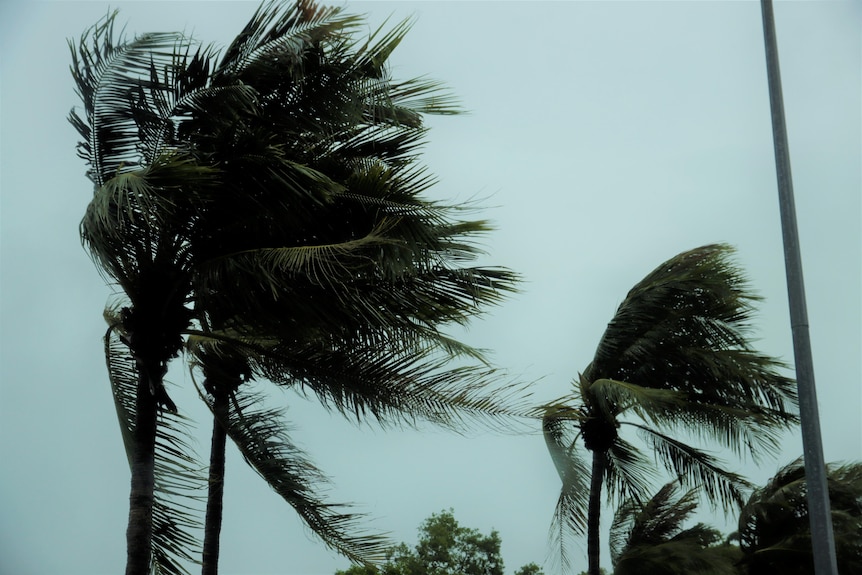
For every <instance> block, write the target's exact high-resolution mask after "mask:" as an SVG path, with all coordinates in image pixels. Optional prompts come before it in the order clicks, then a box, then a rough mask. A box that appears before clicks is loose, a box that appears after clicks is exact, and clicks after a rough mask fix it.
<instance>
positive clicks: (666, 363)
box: [543, 244, 796, 575]
mask: <svg viewBox="0 0 862 575" xmlns="http://www.w3.org/2000/svg"><path fill="white" fill-rule="evenodd" d="M731 253H732V249H731V248H730V247H729V246H727V245H720V244H719V245H708V246H703V247H700V248H697V249H694V250H691V251H688V252H684V253H682V254H679V255H677V256H676V257H674V258H672V259H670V260H668V261H667V262H665V263H663V264H662V265H660V266H659V267H658V268H656V269H655V270H654V271H653V272H651V273H650V274H649V275H647V277H646V278H644V279H643V280H642V281H641V282H639V283H638V284H637V285H636V286H635V287H634V288H632V290H631V291H629V293H628V295H627V296H626V298H625V300H624V301H623V302H622V304H620V306H619V308H618V309H617V312H616V315H615V316H614V318H613V319H612V320H611V322H610V323H609V324H608V327H607V329H606V330H605V333H604V335H603V336H602V338H601V340H600V342H599V346H598V349H597V350H596V354H595V356H594V358H593V360H592V362H591V363H590V364H589V365H588V366H587V368H586V369H585V370H584V372H583V373H582V374H581V375H580V376H579V378H578V380H577V387H576V389H575V391H574V393H573V394H571V395H570V396H567V397H564V398H562V399H561V400H559V401H557V402H556V403H554V404H551V405H549V406H547V407H546V409H545V416H544V420H543V426H544V432H545V439H546V443H547V446H548V449H549V451H550V454H551V457H552V459H553V461H554V463H555V465H556V467H557V470H558V472H559V475H560V478H561V479H562V482H563V486H562V491H561V494H560V498H559V500H558V503H557V508H556V511H555V514H554V523H553V525H554V527H553V531H552V533H553V534H554V538H555V539H557V543H559V545H560V549H561V558H562V560H563V563H564V565H567V564H568V557H567V552H566V548H565V543H566V540H567V538H568V537H569V536H570V535H573V534H574V535H582V534H584V533H586V535H587V553H588V558H589V573H590V574H591V575H597V574H598V573H599V525H600V511H601V495H602V489H603V487H604V488H606V489H607V490H608V496H609V498H610V499H613V498H618V499H620V500H629V499H634V500H639V501H644V500H646V498H647V496H648V494H649V492H650V479H651V477H652V476H653V473H654V469H653V466H652V465H651V462H650V461H649V460H648V459H647V458H646V457H645V456H644V454H643V453H642V452H641V450H640V449H638V448H637V447H636V446H635V445H634V444H632V443H630V442H629V441H627V440H626V439H624V438H623V436H622V435H621V433H620V431H621V430H622V429H623V428H632V429H634V430H636V431H637V432H639V435H640V437H641V439H642V440H643V441H644V442H645V443H646V445H647V447H649V448H651V449H652V450H653V452H654V453H655V457H656V459H657V461H658V463H660V464H661V466H663V467H664V468H665V469H666V470H667V471H668V472H669V473H671V474H672V475H673V476H674V477H677V478H678V480H679V481H680V482H681V483H682V484H683V485H686V486H688V487H699V488H702V489H703V492H704V494H705V495H706V496H707V497H708V498H709V499H710V500H711V501H713V502H715V503H717V504H721V505H724V506H725V507H726V506H728V505H731V504H736V503H740V502H741V498H742V496H741V488H742V487H743V486H744V485H745V481H744V479H743V478H742V477H740V476H739V475H737V474H734V473H731V472H728V471H726V470H725V469H724V467H725V466H724V464H722V463H721V461H719V460H718V459H717V458H716V457H714V456H712V455H710V454H709V453H708V452H706V451H705V450H704V449H702V448H700V447H696V446H693V445H690V444H689V443H686V441H685V440H684V439H681V438H680V437H679V435H678V433H679V432H683V433H688V434H690V435H692V436H694V437H695V438H697V439H701V440H708V441H711V442H713V443H715V444H717V445H718V446H721V447H724V448H728V449H730V450H732V451H733V452H734V453H736V454H742V453H746V452H747V453H749V454H750V455H751V456H752V457H754V459H755V461H756V460H758V458H760V457H761V456H762V455H764V454H767V453H771V452H774V451H775V449H776V447H777V444H778V439H779V434H780V432H781V430H783V429H784V428H786V427H788V426H789V425H791V424H793V423H795V422H796V416H795V415H794V414H793V412H792V411H791V410H792V409H793V407H794V406H795V403H796V395H795V387H794V385H793V381H792V380H791V379H789V378H787V377H785V376H783V375H781V374H780V373H779V368H780V367H781V364H780V363H779V362H778V361H776V360H775V359H772V358H770V357H767V356H764V355H762V354H760V353H758V352H756V351H755V350H754V349H753V348H752V347H751V345H750V343H749V341H748V337H747V334H748V329H749V321H750V319H751V315H752V311H753V307H752V306H753V304H754V302H755V301H756V300H757V298H756V297H755V296H754V295H752V294H751V293H750V292H749V291H748V288H747V283H746V280H745V278H744V277H743V275H742V273H741V271H740V270H739V269H738V268H737V267H735V266H734V265H733V264H732V263H731V261H730V255H731ZM581 443H582V444H583V447H585V448H586V449H587V450H588V451H590V452H591V453H592V464H591V466H589V467H588V466H587V464H586V462H585V461H584V460H583V459H582V458H581V456H580V454H579V449H578V448H579V444H581Z"/></svg>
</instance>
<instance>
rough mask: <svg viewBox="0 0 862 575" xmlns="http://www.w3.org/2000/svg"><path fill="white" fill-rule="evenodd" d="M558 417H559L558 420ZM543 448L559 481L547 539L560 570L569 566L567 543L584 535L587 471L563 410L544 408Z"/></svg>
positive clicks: (587, 489) (588, 473)
mask: <svg viewBox="0 0 862 575" xmlns="http://www.w3.org/2000/svg"><path fill="white" fill-rule="evenodd" d="M561 415H562V416H561ZM542 431H543V435H544V437H545V445H546V446H547V448H548V452H549V453H550V454H551V459H552V461H553V462H554V466H555V467H556V468H557V473H558V474H559V476H560V480H561V481H562V484H563V485H562V488H561V490H560V496H559V498H558V499H557V504H556V506H555V508H554V515H553V519H552V520H551V528H550V532H549V533H550V539H551V548H552V549H553V550H554V553H553V555H552V559H553V561H554V563H559V565H560V566H561V567H562V568H563V569H564V570H569V569H570V568H571V566H572V553H571V552H570V551H569V547H570V544H571V542H572V541H573V540H574V539H575V538H576V537H579V536H582V535H584V534H585V533H586V529H587V524H586V509H587V496H588V494H589V476H590V470H589V467H588V466H587V464H586V463H584V461H583V459H582V458H581V457H580V455H579V453H578V450H577V444H576V442H577V439H578V438H577V435H576V434H575V433H573V431H572V427H571V421H570V420H569V417H568V414H567V413H566V410H565V409H563V410H562V411H561V410H559V409H556V408H554V407H550V406H549V407H548V408H547V409H546V410H545V415H544V416H543V418H542Z"/></svg>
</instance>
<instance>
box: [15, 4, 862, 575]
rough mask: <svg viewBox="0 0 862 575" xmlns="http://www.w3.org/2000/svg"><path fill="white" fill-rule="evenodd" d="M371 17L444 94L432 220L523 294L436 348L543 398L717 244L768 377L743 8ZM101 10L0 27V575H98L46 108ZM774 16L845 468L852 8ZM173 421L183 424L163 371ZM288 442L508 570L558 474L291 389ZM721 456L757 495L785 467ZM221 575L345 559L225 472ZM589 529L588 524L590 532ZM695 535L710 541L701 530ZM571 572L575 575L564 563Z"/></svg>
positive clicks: (380, 502) (541, 457) (93, 425)
mask: <svg viewBox="0 0 862 575" xmlns="http://www.w3.org/2000/svg"><path fill="white" fill-rule="evenodd" d="M112 6H116V7H119V8H120V10H121V13H120V21H121V22H128V28H127V30H128V31H129V32H130V33H142V32H148V31H168V30H183V29H185V30H187V31H191V32H193V33H194V34H195V36H196V37H197V38H198V39H200V40H203V41H205V42H211V41H212V42H216V43H219V44H221V45H225V44H226V43H227V42H229V41H230V39H231V38H232V37H233V36H234V35H235V34H236V33H237V32H239V30H240V29H241V27H242V25H243V24H244V23H245V21H246V20H247V19H248V17H249V16H250V15H251V13H252V12H253V11H254V9H255V7H256V3H255V2H182V3H180V2H176V3H175V2H171V3H167V2H118V3H115V4H112ZM348 9H349V10H351V11H355V12H363V13H368V14H369V17H370V21H371V22H373V23H379V22H380V21H382V20H383V19H384V18H385V17H386V16H388V15H390V14H394V20H396V21H397V20H400V19H401V18H404V17H407V16H410V15H411V14H412V15H415V16H416V24H415V26H414V28H413V30H412V31H411V32H410V34H409V35H408V36H407V38H406V40H405V42H404V43H403V44H402V46H401V47H399V49H398V50H397V51H396V52H395V54H394V56H393V57H392V62H393V63H394V69H393V71H394V74H395V76H396V77H400V78H406V77H413V76H417V75H422V74H427V75H429V76H431V77H433V78H436V79H440V80H443V81H445V82H446V83H447V84H448V85H449V86H450V87H451V88H452V90H453V91H454V92H455V93H456V94H457V95H458V96H459V97H460V98H461V101H462V103H463V105H464V106H465V107H466V108H468V109H469V110H470V114H469V115H464V116H460V117H446V118H437V119H432V120H431V122H430V125H431V126H432V127H433V128H432V130H431V132H430V134H429V142H428V145H427V146H426V154H425V156H424V163H426V164H427V165H428V166H429V167H430V169H431V171H432V172H433V173H435V174H436V175H437V176H438V177H439V184H438V185H437V186H436V187H434V188H432V190H431V192H430V194H429V195H430V196H431V197H433V198H434V199H440V200H442V199H449V200H467V199H470V198H473V197H477V196H478V197H484V198H487V200H486V201H485V203H486V204H487V205H489V206H495V207H494V208H492V209H489V210H487V211H486V212H485V213H484V215H486V216H487V217H489V218H490V219H492V220H493V221H494V222H495V223H496V225H497V227H498V231H497V232H495V233H494V234H492V235H490V236H489V237H488V238H487V242H486V243H487V248H488V252H489V255H488V257H487V262H489V263H494V264H499V265H505V266H507V267H510V268H512V269H514V270H516V271H518V272H520V273H522V274H523V275H524V276H525V278H526V280H527V281H526V283H525V284H524V285H523V293H521V294H519V295H517V296H515V297H513V298H511V300H510V301H509V302H508V303H505V304H504V305H502V306H500V307H499V308H496V309H494V310H492V311H491V312H490V313H488V314H487V315H486V316H485V317H484V318H482V319H481V320H480V321H476V322H475V323H474V324H473V325H472V327H471V328H470V329H469V330H468V331H466V332H463V333H462V332H453V333H455V334H456V335H459V336H462V337H463V339H465V340H467V341H468V342H470V343H472V344H473V345H476V346H478V347H483V348H488V349H491V350H494V351H495V353H494V355H493V359H494V360H495V361H496V363H497V364H499V365H500V366H501V367H504V368H506V369H508V370H509V371H510V372H511V373H513V374H517V375H521V376H523V377H524V378H525V379H536V378H543V379H542V380H541V381H540V383H539V384H538V385H537V387H536V398H537V400H544V399H551V398H555V397H557V396H559V395H561V394H563V393H566V392H567V391H568V390H569V389H570V388H571V387H570V386H571V381H572V378H573V377H575V376H576V375H577V372H578V370H581V369H583V368H584V367H585V366H586V364H587V363H588V362H589V360H590V359H591V357H592V354H593V351H594V349H595V345H596V343H597V341H598V339H599V337H600V335H601V333H602V330H603V329H604V326H605V325H606V323H607V321H608V320H609V319H610V318H611V317H612V315H613V313H614V310H615V309H616V306H617V305H618V303H619V302H620V301H621V300H622V298H623V297H624V295H625V293H626V291H627V290H628V289H629V288H630V287H631V286H632V285H633V284H634V283H635V282H637V281H638V280H639V279H641V278H642V277H643V276H644V275H645V274H646V273H647V272H649V271H650V270H652V269H653V268H654V267H655V266H657V265H658V264H659V263H661V262H662V261H664V260H665V259H667V258H669V257H671V256H673V255H675V254H676V253H678V252H681V251H684V250H687V249H691V248H694V247H696V246H699V245H703V244H706V243H711V242H728V243H731V244H733V245H735V246H737V248H738V250H739V254H738V261H739V262H740V263H741V264H742V265H743V266H744V267H745V268H746V269H747V271H748V273H749V276H750V278H751V280H752V283H753V285H754V287H755V288H756V289H757V290H758V292H759V293H760V294H761V295H762V296H764V297H765V298H766V299H765V302H764V303H763V305H762V306H761V308H760V309H761V311H760V314H759V315H758V318H757V328H758V335H759V336H760V341H759V345H760V348H761V350H762V351H764V352H767V353H770V354H772V355H776V356H779V357H782V358H784V359H785V360H787V361H788V362H790V361H792V345H791V339H790V328H789V320H788V314H787V297H786V290H785V284H784V264H783V255H782V245H781V233H780V225H779V219H778V205H777V192H776V184H775V175H774V173H775V172H774V163H773V155H772V141H771V132H770V122H769V103H768V97H767V91H766V90H767V88H766V76H765V63H764V55H763V43H762V29H761V19H760V9H759V3H757V2H753V1H741V2H700V1H687V2H650V1H643V2H601V3H598V2H553V3H543V2H530V3H523V2H520V3H519V2H463V3H462V2H459V3H455V2H433V3H425V2H400V3H392V2H363V3H360V2H355V3H354V2H350V3H348ZM107 10H108V4H107V3H104V2H101V1H99V2H95V1H94V2H26V3H25V2H23V1H20V0H19V1H12V2H8V1H7V2H5V3H3V4H2V6H0V142H2V143H0V162H2V165H0V168H2V169H1V170H0V191H2V204H0V215H2V225H0V231H2V242H0V250H2V251H0V264H2V269H0V297H2V302H0V329H2V334H0V335H1V336H2V337H0V462H2V463H0V469H2V471H0V509H2V510H3V511H2V513H0V571H2V572H4V573H16V574H21V575H26V574H39V575H41V574H46V573H67V574H78V573H88V574H102V573H104V574H108V573H118V572H120V571H121V570H122V568H123V565H124V561H125V542H124V538H125V524H126V517H127V513H128V467H127V463H126V459H125V455H124V452H123V448H122V445H121V440H120V434H119V429H118V426H117V422H116V418H115V415H114V408H113V405H112V401H111V397H110V392H109V388H108V383H107V378H106V373H105V367H104V359H103V355H102V346H101V341H100V338H101V336H102V334H103V333H104V330H105V324H104V322H103V320H102V318H101V311H102V308H103V306H104V304H105V301H106V299H107V298H108V296H109V295H110V293H111V289H110V288H108V287H106V286H105V285H104V282H103V280H102V279H101V278H100V276H99V275H98V273H97V272H96V269H95V268H94V266H93V265H92V263H91V262H90V261H89V259H88V256H87V255H86V254H85V252H84V250H83V249H82V248H81V246H80V243H79V241H78V236H77V226H78V222H79V220H80V217H81V216H82V215H83V211H84V208H85V206H86V204H87V202H88V201H89V199H90V196H91V193H92V190H91V187H90V184H89V182H88V180H87V179H86V178H85V176H84V170H85V167H84V164H83V162H82V161H81V160H79V159H78V158H77V157H76V156H75V151H74V146H75V142H76V140H77V135H76V134H75V132H74V130H73V129H72V127H71V126H70V125H69V124H68V123H67V122H66V119H65V117H66V115H67V114H68V111H69V109H70V108H71V107H72V106H73V105H77V104H78V101H77V97H76V96H75V94H74V92H73V83H72V80H71V77H70V75H69V73H68V65H69V53H68V49H67V46H66V39H67V38H70V37H77V36H78V35H79V34H80V33H81V32H82V31H83V30H84V29H85V28H86V27H88V26H89V25H91V24H93V23H94V22H95V21H96V20H97V19H98V18H100V17H101V16H103V15H104V14H105V13H106V12H107ZM776 21H777V29H778V40H779V49H780V58H781V72H782V79H783V88H784V97H785V106H786V109H787V121H788V131H789V138H790V150H791V159H792V166H793V178H794V187H795V190H796V204H797V211H798V218H799V228H800V234H801V242H802V255H803V263H804V266H805V280H806V289H807V295H808V314H809V318H810V323H811V338H812V344H813V353H814V363H815V370H816V376H817V385H818V394H819V400H820V410H821V416H822V426H823V441H824V452H825V456H826V459H827V460H828V461H834V460H858V459H860V458H862V427H860V425H862V424H860V413H862V373H860V372H862V369H860V368H862V366H860V352H862V341H860V333H862V312H860V294H862V285H860V281H862V269H860V266H862V235H860V228H861V227H862V226H860V220H862V208H860V196H862V193H860V189H862V185H860V177H862V166H860V158H862V144H860V132H862V120H860V113H862V98H860V86H862V78H860V70H862V64H860V54H862V45H860V34H862V5H860V4H859V3H858V2H851V1H815V2H779V3H777V4H776ZM169 378H170V380H171V381H173V382H175V383H176V384H177V386H178V387H177V388H175V389H174V390H173V391H172V395H173V397H174V399H175V400H176V402H177V403H178V404H179V405H180V409H181V410H183V411H184V412H186V413H188V414H189V415H190V416H192V417H193V418H196V419H197V421H198V422H200V426H199V429H198V437H199V450H200V453H201V454H202V455H206V453H207V450H208V443H209V432H210V430H209V424H208V418H207V417H206V414H205V411H204V408H203V406H202V405H201V403H200V401H199V400H198V399H197V397H196V396H195V395H194V392H193V391H191V389H190V387H191V386H190V382H189V380H188V377H187V376H186V375H185V370H184V368H182V366H181V364H180V363H179V362H178V363H177V364H176V365H175V366H174V368H173V369H172V370H171V372H170V374H169ZM273 398H274V402H273V405H285V406H289V413H288V416H289V418H290V419H291V420H292V421H293V422H294V423H295V425H296V429H295V431H294V433H293V437H295V439H296V440H297V441H298V443H300V445H302V446H303V447H304V448H305V449H306V450H307V451H308V452H309V454H311V455H312V456H313V458H314V460H315V461H316V462H317V463H318V464H319V466H320V467H321V468H322V469H323V470H324V471H326V472H327V473H329V474H330V475H331V476H332V478H333V480H334V482H335V486H334V487H333V489H332V492H331V494H332V498H333V499H334V500H337V501H353V502H356V503H358V504H360V507H359V509H361V510H366V511H368V512H369V513H371V514H372V515H373V517H375V518H376V520H375V521H374V523H373V526H374V527H376V528H378V529H381V530H386V531H390V532H391V533H392V537H393V539H394V540H395V541H402V540H405V541H411V542H412V541H414V540H415V536H416V528H417V526H418V525H419V523H420V522H421V521H422V520H423V519H424V518H426V517H427V516H429V515H430V514H431V513H433V512H437V511H440V510H441V509H446V508H449V507H452V508H454V510H455V516H456V518H457V519H458V520H459V521H460V522H461V523H462V524H464V525H466V526H469V527H477V528H479V529H481V530H483V531H487V530H489V529H491V528H492V527H493V528H496V529H497V530H499V532H500V535H501V537H502V540H503V556H504V559H505V561H506V565H507V572H509V573H510V572H512V571H514V569H516V568H517V567H519V566H521V565H523V564H525V563H527V562H530V561H535V562H538V563H542V562H543V561H544V559H545V558H546V555H547V552H548V543H547V532H548V526H549V523H550V519H551V514H552V511H553V506H554V502H555V500H556V497H557V494H558V489H559V481H558V479H557V476H556V473H555V471H554V469H553V466H552V464H551V462H550V459H549V458H548V456H547V454H546V450H545V447H544V443H543V440H542V438H541V436H540V435H539V434H538V433H535V434H532V435H525V436H522V437H511V436H504V437H500V436H495V435H492V434H488V433H480V434H472V435H469V436H466V437H462V436H458V435H454V434H452V433H447V432H445V431H440V430H433V429H432V430H425V431H423V432H422V433H419V432H416V431H403V432H401V431H385V432H384V431H381V430H379V429H377V428H373V427H357V426H355V425H353V424H349V423H345V422H344V421H342V420H341V419H339V418H338V417H335V416H331V415H329V414H327V413H326V412H324V411H322V410H321V409H320V408H319V407H318V406H316V405H315V403H314V402H313V401H308V400H305V399H302V398H300V397H299V396H297V395H296V394H293V393H285V392H281V391H278V390H276V391H274V392H273ZM800 446H801V441H800V439H799V437H798V434H794V435H791V436H788V437H787V438H786V439H785V441H784V443H783V452H782V455H781V457H780V458H779V459H777V460H776V461H774V462H767V463H766V464H764V465H762V466H761V467H759V468H758V467H756V466H754V465H753V464H752V463H751V462H742V463H733V464H732V466H733V468H734V469H737V470H740V471H742V472H743V473H745V474H747V475H749V476H750V477H751V478H752V479H753V480H755V481H758V482H761V481H763V480H765V479H766V478H768V477H769V476H770V475H771V474H772V473H773V472H774V471H775V469H776V468H777V467H778V466H779V465H781V464H784V463H787V462H789V461H791V460H792V459H795V458H796V457H797V456H799V455H800V454H801V447H800ZM227 473H228V475H227V479H226V496H225V497H226V498H225V525H224V530H223V536H222V541H223V543H222V571H223V572H224V573H225V574H231V573H248V574H264V573H291V574H297V575H300V574H305V575H326V574H331V573H333V572H334V570H335V569H336V568H344V567H346V566H347V561H346V560H344V559H342V558H340V557H339V556H337V555H335V554H333V553H331V552H329V551H328V550H327V549H326V548H325V547H324V546H323V545H322V544H321V543H319V542H318V541H317V540H316V539H313V538H311V537H310V536H309V535H308V533H307V532H306V530H305V529H304V528H303V527H302V525H301V523H300V521H299V520H298V518H297V517H296V516H295V515H294V513H293V512H292V510H291V509H290V508H289V507H288V506H287V505H286V504H285V503H283V502H282V501H281V500H280V499H279V498H278V497H277V496H276V495H275V494H274V493H273V492H271V491H270V490H269V488H268V487H267V486H266V485H265V484H264V483H263V482H262V481H261V480H260V479H259V478H258V477H257V476H256V475H254V473H253V472H251V471H250V470H248V469H247V468H246V467H245V465H244V464H243V462H242V461H241V459H240V458H239V456H238V455H237V454H236V452H235V451H230V453H229V456H228V469H227ZM606 515H607V514H606ZM716 521H718V522H720V521H721V518H717V519H716ZM583 567H584V568H585V562H583Z"/></svg>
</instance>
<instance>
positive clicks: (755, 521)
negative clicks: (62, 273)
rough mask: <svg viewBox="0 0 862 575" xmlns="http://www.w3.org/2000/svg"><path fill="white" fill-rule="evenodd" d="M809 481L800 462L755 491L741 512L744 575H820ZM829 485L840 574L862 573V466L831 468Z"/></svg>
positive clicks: (740, 541) (828, 467)
mask: <svg viewBox="0 0 862 575" xmlns="http://www.w3.org/2000/svg"><path fill="white" fill-rule="evenodd" d="M806 483H807V482H806V477H805V468H804V466H803V465H802V460H801V459H798V460H796V461H794V462H793V463H791V464H789V465H786V466H785V467H783V468H781V469H780V470H779V471H778V473H776V474H775V476H774V477H773V478H772V479H770V480H769V482H767V484H766V485H765V486H763V487H761V488H759V489H755V490H754V491H753V492H752V493H751V495H750V496H749V498H748V500H747V501H746V503H745V505H744V506H743V508H742V511H741V512H740V514H739V532H738V537H739V545H740V548H741V549H742V561H741V569H740V573H742V574H744V575H759V574H765V573H787V574H789V575H813V574H814V573H815V567H814V556H813V553H812V545H811V526H810V524H809V517H808V503H807V499H806V495H807V493H806ZM827 484H828V487H829V501H830V506H831V509H832V524H833V526H834V533H835V554H836V557H837V560H838V570H839V572H841V573H862V536H860V534H862V463H860V462H854V463H848V464H844V465H838V464H830V465H828V466H827Z"/></svg>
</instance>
